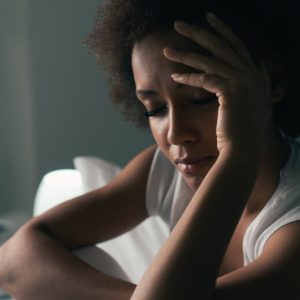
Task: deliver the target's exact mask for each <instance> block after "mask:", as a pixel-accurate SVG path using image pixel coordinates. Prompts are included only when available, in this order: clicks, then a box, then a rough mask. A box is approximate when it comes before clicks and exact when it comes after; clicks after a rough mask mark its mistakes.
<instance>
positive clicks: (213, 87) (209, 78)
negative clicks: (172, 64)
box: [171, 73, 227, 95]
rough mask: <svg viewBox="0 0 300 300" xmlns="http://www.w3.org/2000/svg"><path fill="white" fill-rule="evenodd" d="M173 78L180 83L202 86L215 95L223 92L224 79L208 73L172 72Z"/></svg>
mask: <svg viewBox="0 0 300 300" xmlns="http://www.w3.org/2000/svg"><path fill="white" fill-rule="evenodd" d="M171 76H172V78H173V80H174V81H176V82H179V83H182V84H187V85H190V86H193V87H198V88H203V89H205V90H207V91H208V92H210V93H214V94H216V95H218V94H223V90H224V89H225V86H226V81H227V80H226V79H223V78H221V77H218V76H216V75H210V74H205V73H202V74H197V73H196V74H190V73H186V74H178V73H175V74H172V75H171Z"/></svg>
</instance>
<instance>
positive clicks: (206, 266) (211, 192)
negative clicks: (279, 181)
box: [132, 151, 259, 300]
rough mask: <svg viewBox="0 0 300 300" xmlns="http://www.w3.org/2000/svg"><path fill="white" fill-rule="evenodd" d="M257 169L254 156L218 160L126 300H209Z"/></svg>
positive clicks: (224, 156)
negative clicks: (130, 297)
mask: <svg viewBox="0 0 300 300" xmlns="http://www.w3.org/2000/svg"><path fill="white" fill-rule="evenodd" d="M255 161H257V163H254V162H255ZM258 165H259V164H258V159H256V157H255V156H254V157H252V156H251V155H249V157H246V156H245V157H244V156H238V155H236V153H233V152H230V151H228V152H227V151H224V152H222V154H220V156H219V158H218V160H217V162H216V163H215V165H214V166H213V167H212V169H211V170H210V172H209V173H208V174H207V176H206V178H205V179H204V181H203V183H202V184H201V186H200V187H199V188H198V190H197V192H196V193H195V195H194V197H193V198H192V200H191V202H190V204H189V205H188V207H187V209H186V210H185V212H184V214H183V215H182V217H181V218H180V220H179V222H178V223H177V224H176V226H175V228H174V229H173V231H172V233H171V235H170V238H169V239H168V240H167V242H166V243H165V244H164V246H163V247H162V249H161V250H160V252H159V253H158V255H157V257H156V258H155V260H154V262H153V263H152V265H151V266H150V268H149V269H148V270H147V272H146V273H145V275H144V276H143V278H142V280H141V281H140V283H139V284H138V286H137V288H136V290H135V292H134V294H133V297H132V299H155V300H159V299H203V300H204V299H212V294H213V290H214V286H215V281H216V278H217V274H218V270H219V267H220V264H221V260H222V258H223V255H224V252H225V250H226V248H227V245H228V243H229V240H230V238H231V235H232V233H233V231H234V229H235V226H236V225H237V223H238V220H239V218H240V216H241V214H242V211H243V208H244V205H245V203H246V201H247V199H248V196H249V195H250V193H251V189H252V187H253V185H254V182H255V179H256V174H257V171H258ZM237 182H239V184H236V183H237ZM224 195H226V197H224ZM229 208H230V209H229ZM224 212H226V213H224ZM175 287H176V288H175Z"/></svg>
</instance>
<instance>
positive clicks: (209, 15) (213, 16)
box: [206, 11, 218, 21]
mask: <svg viewBox="0 0 300 300" xmlns="http://www.w3.org/2000/svg"><path fill="white" fill-rule="evenodd" d="M206 16H207V17H208V18H209V19H210V20H212V21H217V20H218V18H217V16H216V15H215V14H214V13H212V12H210V11H209V12H207V13H206Z"/></svg>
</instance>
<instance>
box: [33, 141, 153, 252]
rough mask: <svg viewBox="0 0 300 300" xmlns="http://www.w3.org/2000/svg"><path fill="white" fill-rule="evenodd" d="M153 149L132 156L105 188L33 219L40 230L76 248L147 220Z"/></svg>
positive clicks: (108, 237) (111, 236)
mask: <svg viewBox="0 0 300 300" xmlns="http://www.w3.org/2000/svg"><path fill="white" fill-rule="evenodd" d="M155 150H156V146H155V145H153V146H150V147H148V148H147V149H145V150H144V151H142V152H141V153H139V154H138V155H137V156H135V157H134V158H133V159H132V160H131V161H130V162H129V163H128V164H127V165H126V166H125V167H124V168H123V169H122V171H121V172H120V173H119V174H118V175H117V176H116V177H115V178H114V179H113V180H112V181H111V182H110V183H109V184H107V185H106V186H104V187H102V188H99V189H96V190H94V191H91V192H89V193H87V194H84V195H82V196H79V197H76V198H74V199H70V200H69V201H66V202H65V203H62V204H60V205H58V206H56V207H54V208H52V209H50V210H49V211H47V212H45V213H44V214H42V215H40V216H38V217H35V218H34V219H32V220H31V221H30V222H29V224H28V227H30V226H31V227H32V228H39V229H41V230H44V231H45V232H47V233H48V234H49V235H51V236H53V237H54V238H56V239H57V240H59V241H61V242H62V243H63V244H65V245H66V246H67V247H70V248H76V247H81V246H85V245H91V244H95V243H98V242H101V241H105V240H107V239H110V238H113V237H115V236H118V235H120V234H122V233H124V232H126V231H128V230H130V229H131V228H133V227H134V226H136V225H138V224H139V223H140V222H142V221H143V220H145V219H146V218H147V217H148V214H147V210H146V205H145V194H146V185H147V179H148V174H149V170H150V167H151V163H152V159H153V155H154V152H155Z"/></svg>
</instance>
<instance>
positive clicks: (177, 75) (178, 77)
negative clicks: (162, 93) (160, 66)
mask: <svg viewBox="0 0 300 300" xmlns="http://www.w3.org/2000/svg"><path fill="white" fill-rule="evenodd" d="M171 77H172V78H173V79H175V80H179V79H182V76H181V75H180V74H176V73H175V74H172V75H171Z"/></svg>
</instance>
